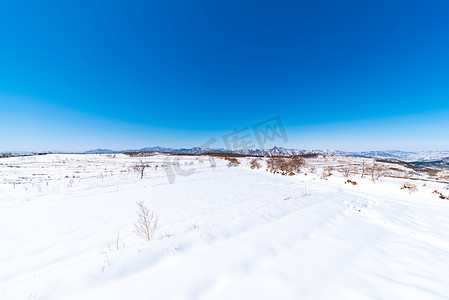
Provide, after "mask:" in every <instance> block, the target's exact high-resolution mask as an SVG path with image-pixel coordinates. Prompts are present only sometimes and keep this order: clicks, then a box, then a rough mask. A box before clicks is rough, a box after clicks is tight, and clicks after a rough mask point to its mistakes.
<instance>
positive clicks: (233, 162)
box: [225, 157, 240, 167]
mask: <svg viewBox="0 0 449 300" xmlns="http://www.w3.org/2000/svg"><path fill="white" fill-rule="evenodd" d="M225 160H227V161H229V162H228V164H227V166H228V167H237V166H238V165H240V162H239V161H238V159H237V158H234V157H225Z"/></svg>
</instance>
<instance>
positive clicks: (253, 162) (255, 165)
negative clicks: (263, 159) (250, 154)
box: [249, 158, 261, 169]
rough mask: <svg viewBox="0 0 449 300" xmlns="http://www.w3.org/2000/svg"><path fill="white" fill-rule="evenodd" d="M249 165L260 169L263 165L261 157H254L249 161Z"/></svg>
mask: <svg viewBox="0 0 449 300" xmlns="http://www.w3.org/2000/svg"><path fill="white" fill-rule="evenodd" d="M249 166H250V167H251V169H260V168H261V165H260V163H259V159H258V158H254V159H252V160H251V161H250V162H249Z"/></svg>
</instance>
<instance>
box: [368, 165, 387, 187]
mask: <svg viewBox="0 0 449 300" xmlns="http://www.w3.org/2000/svg"><path fill="white" fill-rule="evenodd" d="M384 171H385V170H384V169H383V168H382V166H380V165H378V164H377V163H376V161H374V163H373V166H372V167H371V168H370V172H371V179H372V180H373V182H376V181H377V180H378V179H379V178H380V177H382V176H383V174H384Z"/></svg>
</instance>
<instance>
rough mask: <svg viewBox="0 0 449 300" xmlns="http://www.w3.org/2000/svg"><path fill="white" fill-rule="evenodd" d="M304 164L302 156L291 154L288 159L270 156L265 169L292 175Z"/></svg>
mask: <svg viewBox="0 0 449 300" xmlns="http://www.w3.org/2000/svg"><path fill="white" fill-rule="evenodd" d="M304 164H305V160H304V158H301V157H298V156H293V157H292V158H290V159H284V158H270V159H268V160H267V171H269V172H271V173H275V174H281V175H288V176H292V175H295V173H298V172H300V171H301V169H302V167H303V166H304Z"/></svg>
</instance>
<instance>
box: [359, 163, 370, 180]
mask: <svg viewBox="0 0 449 300" xmlns="http://www.w3.org/2000/svg"><path fill="white" fill-rule="evenodd" d="M360 168H361V171H362V174H361V177H362V178H364V177H365V175H366V174H367V173H368V169H369V168H368V165H367V164H366V162H365V161H362V164H361V165H360Z"/></svg>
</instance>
